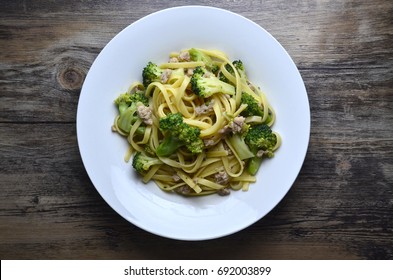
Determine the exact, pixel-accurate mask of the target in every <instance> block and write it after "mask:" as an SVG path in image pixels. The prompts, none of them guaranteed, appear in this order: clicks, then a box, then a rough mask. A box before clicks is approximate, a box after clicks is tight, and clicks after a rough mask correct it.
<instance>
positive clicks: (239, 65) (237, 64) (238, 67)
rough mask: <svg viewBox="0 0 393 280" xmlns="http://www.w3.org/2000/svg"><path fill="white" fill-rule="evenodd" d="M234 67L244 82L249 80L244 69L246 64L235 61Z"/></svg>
mask: <svg viewBox="0 0 393 280" xmlns="http://www.w3.org/2000/svg"><path fill="white" fill-rule="evenodd" d="M232 64H233V66H235V68H236V70H237V72H238V73H239V75H240V78H241V79H243V80H247V75H246V70H245V69H244V64H243V62H242V61H241V60H235V61H233V62H232Z"/></svg>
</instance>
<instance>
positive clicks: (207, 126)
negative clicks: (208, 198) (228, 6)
mask: <svg viewBox="0 0 393 280" xmlns="http://www.w3.org/2000/svg"><path fill="white" fill-rule="evenodd" d="M141 74H142V75H141V80H140V81H135V82H134V83H132V84H131V85H130V87H129V89H128V91H127V92H125V93H122V94H120V95H119V96H118V97H117V98H116V100H115V105H116V107H117V108H118V114H117V116H116V117H115V120H114V124H113V126H112V130H113V131H114V132H117V133H119V134H120V135H122V136H124V137H125V138H126V139H127V141H128V143H129V146H130V148H129V150H128V151H127V153H126V156H125V160H126V161H132V166H133V168H134V169H135V171H136V172H137V173H138V174H139V175H140V176H141V178H142V180H143V182H144V183H147V182H149V181H154V182H155V183H156V184H157V185H158V187H160V188H161V189H162V190H164V191H168V192H175V193H178V194H181V195H186V196H199V195H208V194H213V193H217V194H219V195H228V194H230V192H231V190H244V191H246V190H248V188H249V185H250V184H251V183H254V182H256V174H257V172H258V169H259V167H260V165H261V162H262V161H263V160H265V159H268V158H272V157H273V156H274V152H275V151H276V150H277V149H278V148H279V146H280V144H281V137H280V135H279V134H278V133H277V132H275V131H273V130H272V126H273V124H274V121H275V118H276V116H275V113H274V110H273V108H272V107H271V106H270V105H269V102H268V100H267V99H266V96H265V95H264V93H263V92H262V90H261V89H260V88H259V87H258V86H257V85H254V84H253V83H252V82H251V81H250V80H249V79H248V77H247V72H246V65H243V62H242V61H241V60H235V61H231V60H229V58H228V57H227V55H226V54H225V53H223V52H221V51H218V50H206V49H196V48H191V49H186V50H182V51H179V52H173V53H170V54H169V59H168V61H167V62H165V63H162V64H160V65H157V64H155V63H154V62H148V63H147V65H146V67H145V68H144V69H143V71H142V73H141Z"/></svg>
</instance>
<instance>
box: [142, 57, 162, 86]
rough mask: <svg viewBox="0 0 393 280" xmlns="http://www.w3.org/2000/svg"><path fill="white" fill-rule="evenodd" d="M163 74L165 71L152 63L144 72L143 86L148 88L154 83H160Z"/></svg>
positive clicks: (148, 64)
mask: <svg viewBox="0 0 393 280" xmlns="http://www.w3.org/2000/svg"><path fill="white" fill-rule="evenodd" d="M162 73H164V70H163V69H161V68H160V67H158V65H157V64H155V63H153V62H151V61H150V62H149V63H147V65H146V67H145V68H143V71H142V82H143V85H144V86H145V87H147V86H148V85H149V84H151V83H152V82H160V81H161V75H162Z"/></svg>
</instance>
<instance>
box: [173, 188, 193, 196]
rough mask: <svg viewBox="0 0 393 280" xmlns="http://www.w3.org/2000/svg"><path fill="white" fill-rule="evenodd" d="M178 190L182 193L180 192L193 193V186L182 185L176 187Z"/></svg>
mask: <svg viewBox="0 0 393 280" xmlns="http://www.w3.org/2000/svg"><path fill="white" fill-rule="evenodd" d="M176 192H178V193H180V194H184V195H187V194H190V193H191V188H190V187H189V186H182V187H178V188H177V189H176Z"/></svg>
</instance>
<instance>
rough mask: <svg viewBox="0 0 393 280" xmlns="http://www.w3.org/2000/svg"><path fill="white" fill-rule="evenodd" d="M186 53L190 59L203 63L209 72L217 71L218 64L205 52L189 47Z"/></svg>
mask: <svg viewBox="0 0 393 280" xmlns="http://www.w3.org/2000/svg"><path fill="white" fill-rule="evenodd" d="M188 53H189V54H190V58H191V60H192V61H202V62H203V63H204V64H205V67H206V69H207V70H209V71H211V72H213V73H214V72H217V71H218V66H217V65H215V64H214V62H213V60H212V59H211V58H210V56H208V55H207V54H205V53H203V52H202V51H200V50H198V49H194V48H192V49H189V50H188Z"/></svg>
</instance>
